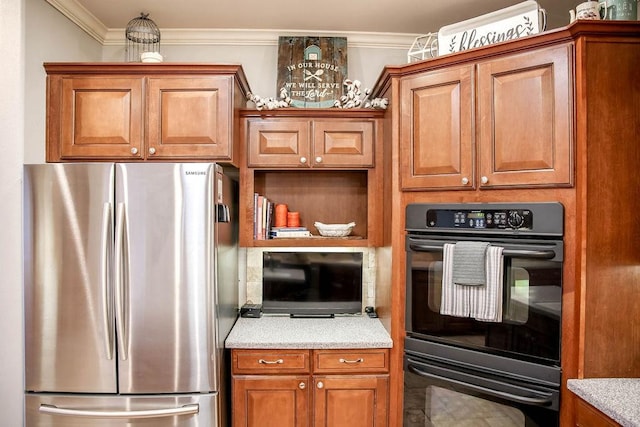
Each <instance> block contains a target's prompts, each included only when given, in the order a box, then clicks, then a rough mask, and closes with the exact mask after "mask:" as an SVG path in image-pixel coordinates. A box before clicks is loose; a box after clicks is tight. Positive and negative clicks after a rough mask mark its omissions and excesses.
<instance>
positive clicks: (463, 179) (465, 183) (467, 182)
mask: <svg viewBox="0 0 640 427" xmlns="http://www.w3.org/2000/svg"><path fill="white" fill-rule="evenodd" d="M467 184H469V178H467V177H466V176H465V177H463V178H462V185H467Z"/></svg>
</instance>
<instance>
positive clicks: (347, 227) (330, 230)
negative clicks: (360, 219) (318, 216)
mask: <svg viewBox="0 0 640 427" xmlns="http://www.w3.org/2000/svg"><path fill="white" fill-rule="evenodd" d="M313 225H314V226H315V227H316V228H317V229H318V232H319V233H320V235H321V236H325V237H345V236H348V235H349V234H351V230H352V229H353V227H355V226H356V223H355V222H350V223H349V224H323V223H321V222H317V221H316V222H315V223H314V224H313Z"/></svg>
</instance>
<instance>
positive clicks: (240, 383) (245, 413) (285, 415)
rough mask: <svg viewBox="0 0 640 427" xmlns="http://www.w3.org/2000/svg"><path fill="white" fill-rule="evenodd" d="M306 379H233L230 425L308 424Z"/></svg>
mask: <svg viewBox="0 0 640 427" xmlns="http://www.w3.org/2000/svg"><path fill="white" fill-rule="evenodd" d="M308 383H309V376H308V375H305V376H288V375H287V376H281V375H257V376H246V377H242V378H237V379H236V378H234V380H233V400H232V407H233V425H234V426H263V427H305V426H308V425H309V399H310V396H309V389H308V386H307V384H308Z"/></svg>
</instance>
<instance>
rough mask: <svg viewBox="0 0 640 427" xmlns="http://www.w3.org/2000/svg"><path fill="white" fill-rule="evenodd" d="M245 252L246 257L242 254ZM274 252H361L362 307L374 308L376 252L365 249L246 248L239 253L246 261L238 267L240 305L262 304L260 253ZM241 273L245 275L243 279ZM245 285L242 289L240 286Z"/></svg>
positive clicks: (372, 249) (371, 249)
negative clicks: (249, 303)
mask: <svg viewBox="0 0 640 427" xmlns="http://www.w3.org/2000/svg"><path fill="white" fill-rule="evenodd" d="M245 251H246V257H245V256H244V255H243V254H242V252H245ZM265 251H269V252H274V251H282V252H362V259H363V266H362V270H363V271H362V305H363V308H364V307H365V306H367V305H371V306H375V301H376V284H375V280H376V251H375V249H374V248H367V247H353V248H352V247H348V248H335V247H331V248H324V247H320V248H315V247H314V248H298V247H296V248H246V249H243V251H242V252H241V253H240V259H241V260H243V259H244V260H245V261H246V265H245V266H244V268H243V266H242V263H241V265H240V287H241V289H240V295H239V297H240V304H241V305H242V304H244V303H245V302H251V303H254V304H260V303H262V253H263V252H265ZM243 273H244V274H246V275H245V276H244V277H243ZM243 283H244V284H246V287H244V288H243V285H242V284H243Z"/></svg>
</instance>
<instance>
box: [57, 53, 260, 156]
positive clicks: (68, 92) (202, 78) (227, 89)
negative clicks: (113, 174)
mask: <svg viewBox="0 0 640 427" xmlns="http://www.w3.org/2000/svg"><path fill="white" fill-rule="evenodd" d="M45 69H46V71H47V87H48V92H47V161H50V162H58V161H73V160H126V161H134V160H156V159H157V160H203V159H206V160H215V161H221V162H228V163H232V164H233V163H236V162H237V161H238V155H237V151H238V144H237V143H234V138H237V133H235V132H234V130H235V128H236V126H237V110H238V109H239V108H241V107H242V106H244V104H245V96H246V93H247V92H248V90H249V88H248V85H247V83H246V79H245V77H244V73H243V71H242V68H241V67H240V66H227V65H196V64H193V65H179V64H154V65H149V64H132V63H128V64H58V63H56V64H45Z"/></svg>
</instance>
